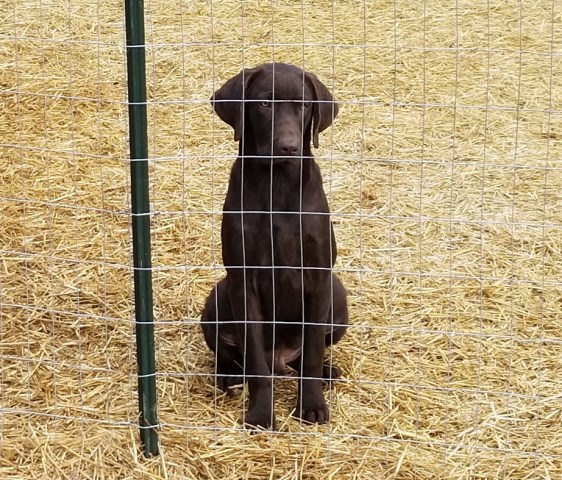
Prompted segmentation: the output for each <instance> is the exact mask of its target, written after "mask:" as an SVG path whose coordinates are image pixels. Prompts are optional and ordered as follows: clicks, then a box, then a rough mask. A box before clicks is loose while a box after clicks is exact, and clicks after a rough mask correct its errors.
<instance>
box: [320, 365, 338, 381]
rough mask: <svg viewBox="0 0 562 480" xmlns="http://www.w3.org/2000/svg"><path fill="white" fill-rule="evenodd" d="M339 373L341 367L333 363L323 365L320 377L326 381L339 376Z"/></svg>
mask: <svg viewBox="0 0 562 480" xmlns="http://www.w3.org/2000/svg"><path fill="white" fill-rule="evenodd" d="M341 375H342V371H341V369H339V368H338V367H335V366H334V365H324V366H323V367H322V378H323V379H324V380H325V381H327V382H329V381H330V380H335V379H337V378H340V377H341Z"/></svg>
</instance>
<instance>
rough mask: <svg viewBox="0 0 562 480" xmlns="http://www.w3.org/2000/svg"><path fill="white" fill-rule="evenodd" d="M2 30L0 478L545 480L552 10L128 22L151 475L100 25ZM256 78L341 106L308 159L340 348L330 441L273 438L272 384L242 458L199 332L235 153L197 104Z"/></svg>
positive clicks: (107, 56)
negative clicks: (140, 97) (150, 244)
mask: <svg viewBox="0 0 562 480" xmlns="http://www.w3.org/2000/svg"><path fill="white" fill-rule="evenodd" d="M0 12H1V13H0V18H1V23H2V25H3V31H2V34H0V94H1V97H0V102H1V103H0V142H1V148H2V153H1V158H2V169H1V171H0V176H1V179H0V182H1V185H2V193H1V195H0V231H1V232H2V235H1V236H0V251H1V261H0V269H1V276H0V302H1V304H0V322H1V325H0V369H1V377H0V388H1V390H0V392H1V393H0V395H1V397H0V398H1V400H0V402H1V403H0V412H1V415H2V416H1V419H0V435H1V437H0V476H1V477H2V478H14V479H16V478H21V479H29V478H64V479H69V480H77V479H83V478H96V479H113V478H131V479H133V478H134V479H139V478H154V479H157V478H158V479H160V478H193V479H202V478H217V479H219V478H220V479H242V478H247V479H262V478H275V479H294V478H303V479H326V478H333V479H343V478H357V479H363V478H365V479H366V478H374V479H382V478H397V479H398V478H400V479H426V478H427V479H429V478H448V479H475V478H509V479H538V478H544V479H555V478H561V476H562V407H561V405H562V403H561V399H562V385H561V381H560V379H561V378H562V367H561V365H562V327H561V326H560V312H561V311H562V286H561V283H560V265H561V260H560V259H561V254H562V247H561V245H562V230H561V228H562V214H561V213H560V211H561V206H562V194H561V192H562V161H561V158H562V140H561V138H562V122H561V116H562V84H561V82H562V62H561V58H562V45H561V43H560V35H561V33H562V11H561V10H560V7H559V6H558V4H556V3H554V4H553V2H552V0H549V1H542V0H538V1H535V2H515V1H511V0H508V1H501V2H491V3H490V2H488V3H486V2H469V1H459V2H391V1H386V0H380V1H376V2H355V1H341V2H325V1H322V2H320V1H319V2H300V1H299V2H296V1H283V2H273V3H272V2H258V1H244V2H238V1H224V2H203V1H200V2H172V3H170V2H164V1H161V0H151V1H150V2H148V3H147V36H148V42H149V43H150V44H151V45H153V46H151V47H150V48H149V50H148V81H149V96H150V106H149V115H150V119H149V120H150V152H151V155H152V156H153V157H155V158H158V159H159V160H158V161H154V162H153V163H152V165H151V176H152V202H153V206H154V210H155V212H159V213H158V214H157V215H155V216H154V218H153V226H154V232H153V241H154V263H155V266H156V267H157V270H156V272H155V275H154V283H155V308H156V318H157V320H158V322H159V323H158V325H157V328H156V334H157V349H158V350H157V356H158V369H159V376H158V388H159V395H160V403H159V413H160V420H161V422H162V427H161V432H160V438H161V442H162V454H161V456H160V457H158V458H155V459H151V460H146V459H144V458H143V457H142V455H141V453H140V449H139V444H138V431H137V427H136V415H137V407H136V396H135V388H136V379H135V360H134V338H133V325H132V323H131V319H132V312H131V308H132V305H131V304H132V301H131V298H132V297H131V269H130V255H131V242H130V234H129V220H130V219H129V216H128V211H129V203H128V194H129V192H128V187H127V185H128V164H127V161H126V158H127V148H126V105H124V103H123V101H124V98H125V97H124V95H125V90H126V88H125V73H124V55H123V54H124V50H123V38H124V33H123V11H122V3H121V2H114V1H108V0H101V1H100V2H97V3H93V4H92V3H91V2H83V1H80V0H76V1H73V2H66V1H65V2H63V1H61V0H48V1H43V2H31V3H30V2H23V1H20V0H1V2H0ZM303 42H304V43H305V44H307V45H306V46H304V47H303V46H302V44H303ZM272 58H274V59H276V60H280V61H286V62H291V63H296V64H297V65H304V66H305V68H306V69H308V70H310V71H313V72H315V73H317V74H318V76H319V77H320V78H321V79H322V80H323V81H324V82H325V83H326V84H327V85H329V86H330V87H331V88H333V90H334V92H335V95H336V97H337V98H338V100H339V101H340V103H341V114H340V116H339V118H338V120H337V122H336V123H335V125H334V126H333V128H331V129H330V130H328V131H327V132H326V133H325V134H324V135H323V136H322V139H321V141H322V142H321V143H322V147H321V148H320V150H319V151H317V152H316V153H317V157H318V160H319V162H320V165H321V168H322V170H323V173H324V178H325V182H326V190H327V192H328V196H329V199H330V203H331V206H332V210H333V212H334V222H335V230H336V235H337V238H338V243H339V259H338V264H337V266H338V268H339V269H340V275H341V278H342V279H343V280H344V283H345V284H346V286H347V288H348V290H349V299H350V311H351V321H352V323H353V325H354V327H353V328H352V329H350V331H349V335H348V336H347V337H346V338H345V340H344V341H343V342H342V343H341V345H340V346H339V347H338V348H337V349H335V350H334V352H333V358H334V361H335V362H337V363H338V365H339V366H341V367H342V369H343V371H344V379H343V380H342V381H341V382H337V383H335V384H334V385H333V388H332V389H331V390H330V391H329V393H328V396H329V403H330V405H331V408H332V422H331V424H330V425H329V426H326V427H318V426H313V427H310V426H302V425H300V424H299V423H298V422H296V421H294V420H292V419H291V418H290V411H291V409H292V406H293V404H294V401H295V383H294V382H293V381H290V380H279V382H278V384H277V386H276V392H277V398H276V402H277V412H278V427H279V429H278V432H276V433H274V434H273V433H272V434H267V433H265V434H259V435H253V436H250V435H248V434H247V433H246V432H244V431H243V430H241V429H240V428H239V425H238V419H239V417H240V415H241V412H242V410H243V400H242V398H243V397H242V395H234V396H233V397H231V398H228V397H225V396H224V395H222V394H221V393H220V392H217V391H216V390H215V389H214V388H213V382H212V378H211V377H210V373H211V372H212V357H211V355H210V353H209V352H208V351H207V349H206V348H205V347H204V345H203V342H202V337H201V334H200V332H199V329H198V326H197V319H198V315H199V312H200V309H201V306H202V302H203V301H204V297H205V295H206V294H207V293H208V291H209V289H210V286H211V285H212V283H213V281H215V280H216V279H218V278H220V277H221V275H222V270H221V268H220V264H221V257H220V244H219V220H220V208H221V205H222V201H223V195H224V192H225V188H226V182H227V178H228V171H229V167H230V165H231V159H232V157H233V155H234V154H235V145H234V144H233V143H232V141H231V139H232V133H231V132H230V129H229V128H228V127H227V126H226V125H224V124H221V123H220V121H219V120H218V119H217V118H216V116H214V115H213V113H212V111H211V108H210V106H209V104H208V102H207V99H208V98H209V96H210V94H211V92H212V91H213V89H215V88H217V87H218V86H219V85H220V84H221V83H222V82H223V81H225V80H226V79H227V78H229V77H230V76H231V75H233V74H235V73H236V72H238V71H239V70H240V68H241V66H243V65H246V66H253V65H255V64H258V63H261V62H264V61H270V60H271V59H272ZM210 212H214V214H211V213H210ZM215 265H217V267H216V268H214V266H215Z"/></svg>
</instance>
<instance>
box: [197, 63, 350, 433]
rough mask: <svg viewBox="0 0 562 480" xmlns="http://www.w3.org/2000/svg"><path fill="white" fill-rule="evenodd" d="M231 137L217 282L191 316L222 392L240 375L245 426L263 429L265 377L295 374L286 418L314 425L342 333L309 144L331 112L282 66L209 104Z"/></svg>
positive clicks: (304, 78) (332, 246) (268, 416)
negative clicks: (328, 358)
mask: <svg viewBox="0 0 562 480" xmlns="http://www.w3.org/2000/svg"><path fill="white" fill-rule="evenodd" d="M212 102H213V106H214V109H215V111H216V113H217V114H218V116H219V117H220V118H221V119H222V120H224V121H225V122H226V123H227V124H229V125H231V126H232V127H233V128H234V140H235V141H237V142H239V149H238V158H237V160H236V161H235V163H234V166H233V167H232V172H231V174H230V182H229V185H228V192H227V194H226V200H225V203H224V212H223V219H222V230H221V237H222V254H223V261H224V264H225V267H226V271H227V275H226V278H224V279H223V280H222V281H220V282H219V283H218V284H217V285H216V287H215V288H214V289H213V290H212V292H211V294H210V295H209V297H208V298H207V302H206V304H205V308H204V311H203V314H202V328H203V334H204V336H205V340H206V342H207V344H208V345H209V347H210V348H211V350H213V352H215V359H216V373H217V385H218V386H219V387H220V388H221V389H223V390H224V391H228V388H229V387H230V386H232V385H234V384H236V383H242V381H243V378H246V379H247V381H248V386H249V396H250V399H249V408H248V411H247V412H246V415H245V418H244V422H245V423H246V424H247V425H249V426H253V427H261V428H268V427H273V426H274V423H275V421H274V414H273V385H272V372H273V373H277V374H286V367H287V366H290V367H292V368H294V369H295V370H296V371H297V372H299V375H301V376H300V377H299V378H300V380H299V392H298V399H297V406H296V415H297V416H298V417H300V418H301V419H303V420H305V421H307V422H311V423H314V422H318V423H325V422H327V421H328V418H329V412H328V407H327V405H326V401H325V400H324V395H323V393H322V379H323V378H325V379H329V378H334V377H337V376H338V375H339V370H338V369H337V368H335V367H331V366H330V365H325V364H324V350H325V347H326V346H330V345H333V344H335V343H336V342H338V341H339V340H340V339H341V338H342V336H343V335H344V333H345V330H346V327H347V323H348V314H347V301H346V292H345V289H344V287H343V285H342V283H341V282H340V280H339V279H338V278H337V277H336V276H335V275H334V274H333V273H332V267H333V265H334V262H335V260H336V241H335V238H334V233H333V230H332V224H331V221H330V216H329V208H328V201H327V199H326V195H325V193H324V188H323V186H322V177H321V175H320V169H319V167H318V165H317V163H316V162H315V161H314V158H313V156H312V152H311V148H310V144H311V141H312V143H313V144H314V146H315V147H318V134H319V133H320V132H322V131H323V130H325V129H326V128H327V127H328V126H329V125H330V124H331V123H332V121H333V119H334V117H335V116H336V115H337V113H338V106H337V104H336V103H335V102H334V99H333V98H332V95H330V92H329V91H328V89H327V88H326V87H325V86H324V85H323V84H322V83H321V82H320V81H319V80H318V79H317V78H316V76H314V75H312V74H310V73H307V72H304V71H303V70H301V69H300V68H297V67H295V66H292V65H287V64H284V63H273V64H266V65H261V66H258V67H255V68H250V69H246V70H243V71H242V72H240V73H239V74H238V75H236V76H235V77H234V78H231V79H230V80H229V81H228V82H226V83H225V84H224V85H223V86H222V87H221V88H220V89H219V90H218V91H217V92H215V94H214V95H213V97H212Z"/></svg>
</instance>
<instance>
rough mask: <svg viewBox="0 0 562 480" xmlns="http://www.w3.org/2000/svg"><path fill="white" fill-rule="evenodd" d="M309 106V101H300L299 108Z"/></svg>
mask: <svg viewBox="0 0 562 480" xmlns="http://www.w3.org/2000/svg"><path fill="white" fill-rule="evenodd" d="M309 107H310V103H308V102H302V103H301V104H300V105H299V108H301V109H303V110H306V109H307V108H309Z"/></svg>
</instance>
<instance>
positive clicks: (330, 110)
mask: <svg viewBox="0 0 562 480" xmlns="http://www.w3.org/2000/svg"><path fill="white" fill-rule="evenodd" d="M306 78H307V80H308V81H309V82H310V84H311V86H312V91H313V92H314V105H313V106H312V118H313V125H312V143H313V144H314V147H315V148H318V145H319V143H318V134H319V133H320V132H322V131H324V130H326V129H327V128H328V127H329V126H330V125H331V124H332V122H333V121H334V118H336V115H337V114H338V111H339V107H338V104H337V103H336V102H335V101H334V97H332V94H331V93H330V91H329V90H328V89H327V88H326V85H324V84H323V83H322V82H321V81H320V80H318V78H317V77H316V75H314V74H313V73H308V72H307V73H306Z"/></svg>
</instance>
